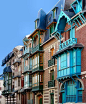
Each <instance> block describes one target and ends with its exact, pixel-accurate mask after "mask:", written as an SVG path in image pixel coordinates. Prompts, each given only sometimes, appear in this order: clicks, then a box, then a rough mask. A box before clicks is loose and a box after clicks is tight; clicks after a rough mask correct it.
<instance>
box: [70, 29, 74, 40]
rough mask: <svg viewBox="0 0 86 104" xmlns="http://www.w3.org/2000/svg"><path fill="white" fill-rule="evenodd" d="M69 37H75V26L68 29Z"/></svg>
mask: <svg viewBox="0 0 86 104" xmlns="http://www.w3.org/2000/svg"><path fill="white" fill-rule="evenodd" d="M71 38H75V28H73V29H72V30H70V39H71Z"/></svg>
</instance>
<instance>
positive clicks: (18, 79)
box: [18, 78, 20, 86]
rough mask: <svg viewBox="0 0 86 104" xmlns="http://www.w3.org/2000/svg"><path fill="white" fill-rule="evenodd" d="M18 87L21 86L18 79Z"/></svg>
mask: <svg viewBox="0 0 86 104" xmlns="http://www.w3.org/2000/svg"><path fill="white" fill-rule="evenodd" d="M18 86H20V79H19V78H18Z"/></svg>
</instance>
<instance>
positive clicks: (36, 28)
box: [35, 20, 37, 29]
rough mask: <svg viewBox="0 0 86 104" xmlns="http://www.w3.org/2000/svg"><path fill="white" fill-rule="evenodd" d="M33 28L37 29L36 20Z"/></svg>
mask: <svg viewBox="0 0 86 104" xmlns="http://www.w3.org/2000/svg"><path fill="white" fill-rule="evenodd" d="M35 29H37V20H36V21H35Z"/></svg>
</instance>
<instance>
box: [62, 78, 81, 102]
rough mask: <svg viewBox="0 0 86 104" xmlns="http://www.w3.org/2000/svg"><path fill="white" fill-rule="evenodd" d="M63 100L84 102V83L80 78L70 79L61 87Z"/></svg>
mask: <svg viewBox="0 0 86 104" xmlns="http://www.w3.org/2000/svg"><path fill="white" fill-rule="evenodd" d="M61 93H62V102H63V103H65V102H82V84H81V82H80V81H78V80H75V81H73V80H68V81H66V82H65V83H63V85H62V87H61Z"/></svg>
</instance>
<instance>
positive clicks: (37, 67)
mask: <svg viewBox="0 0 86 104" xmlns="http://www.w3.org/2000/svg"><path fill="white" fill-rule="evenodd" d="M40 70H43V66H40V64H36V65H34V66H33V67H32V72H35V71H40Z"/></svg>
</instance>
